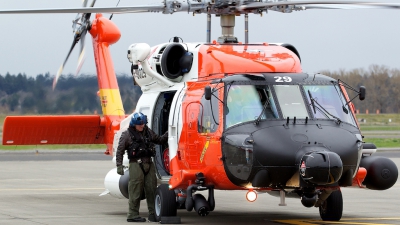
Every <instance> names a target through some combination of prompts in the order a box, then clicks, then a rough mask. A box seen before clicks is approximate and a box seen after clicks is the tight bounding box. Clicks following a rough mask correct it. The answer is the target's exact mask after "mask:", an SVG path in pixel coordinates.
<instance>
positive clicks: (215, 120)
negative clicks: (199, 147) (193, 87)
mask: <svg viewBox="0 0 400 225" xmlns="http://www.w3.org/2000/svg"><path fill="white" fill-rule="evenodd" d="M215 96H219V90H217V91H215V92H214V94H213V95H211V100H206V99H205V96H203V97H202V98H201V105H202V107H200V108H201V110H200V112H199V117H198V123H197V124H198V132H199V133H214V132H215V131H216V130H217V129H218V125H219V100H218V99H217V98H216V97H215Z"/></svg>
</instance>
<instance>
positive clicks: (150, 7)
mask: <svg viewBox="0 0 400 225" xmlns="http://www.w3.org/2000/svg"><path fill="white" fill-rule="evenodd" d="M164 8H165V6H164V5H143V6H127V7H101V8H69V9H12V10H0V14H38V13H115V14H118V13H135V12H161V11H163V10H164Z"/></svg>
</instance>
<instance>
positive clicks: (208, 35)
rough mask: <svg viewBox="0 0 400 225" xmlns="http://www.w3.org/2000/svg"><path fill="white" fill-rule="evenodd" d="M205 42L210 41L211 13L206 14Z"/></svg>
mask: <svg viewBox="0 0 400 225" xmlns="http://www.w3.org/2000/svg"><path fill="white" fill-rule="evenodd" d="M207 43H211V14H209V13H208V14H207Z"/></svg>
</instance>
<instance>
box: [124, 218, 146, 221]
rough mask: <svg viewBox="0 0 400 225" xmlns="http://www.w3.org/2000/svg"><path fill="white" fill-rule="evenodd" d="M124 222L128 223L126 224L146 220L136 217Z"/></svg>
mask: <svg viewBox="0 0 400 225" xmlns="http://www.w3.org/2000/svg"><path fill="white" fill-rule="evenodd" d="M126 221H128V222H146V219H145V218H142V217H136V218H133V219H127V220H126Z"/></svg>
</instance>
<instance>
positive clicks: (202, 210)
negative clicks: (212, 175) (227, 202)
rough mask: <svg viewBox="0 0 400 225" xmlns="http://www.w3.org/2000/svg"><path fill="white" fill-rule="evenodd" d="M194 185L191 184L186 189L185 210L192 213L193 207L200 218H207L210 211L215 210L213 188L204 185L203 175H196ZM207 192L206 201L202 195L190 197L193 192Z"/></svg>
mask: <svg viewBox="0 0 400 225" xmlns="http://www.w3.org/2000/svg"><path fill="white" fill-rule="evenodd" d="M196 178H197V179H196V181H195V183H196V184H192V185H190V186H189V187H188V189H187V192H186V193H187V197H186V202H185V208H186V210H187V211H189V212H190V211H192V210H193V207H194V209H195V210H196V212H197V213H198V214H199V215H200V216H207V215H208V214H209V213H210V211H213V210H214V208H215V200H214V186H213V185H204V186H203V184H204V180H205V177H204V175H203V173H197V174H196ZM204 190H208V200H206V198H205V197H204V196H203V195H202V194H195V195H194V196H192V194H193V191H204Z"/></svg>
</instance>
